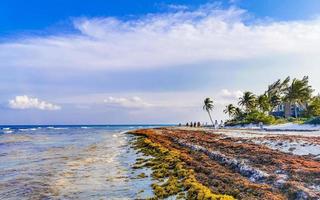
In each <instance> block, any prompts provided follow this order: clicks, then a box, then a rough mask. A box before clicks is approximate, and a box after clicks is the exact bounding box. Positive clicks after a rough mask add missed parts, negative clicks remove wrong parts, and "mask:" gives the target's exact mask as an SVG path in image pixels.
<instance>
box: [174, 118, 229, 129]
mask: <svg viewBox="0 0 320 200" xmlns="http://www.w3.org/2000/svg"><path fill="white" fill-rule="evenodd" d="M179 126H182V125H181V124H179ZM185 126H187V127H212V126H213V127H214V128H223V127H224V122H223V121H222V120H221V122H220V124H219V123H218V120H215V123H214V124H213V125H208V123H205V124H203V123H202V124H201V123H200V122H190V123H189V122H187V123H186V124H185Z"/></svg>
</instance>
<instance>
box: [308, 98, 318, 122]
mask: <svg viewBox="0 0 320 200" xmlns="http://www.w3.org/2000/svg"><path fill="white" fill-rule="evenodd" d="M307 113H308V115H309V116H312V117H318V116H320V95H318V96H316V97H314V98H312V101H311V103H310V105H309V106H308V109H307Z"/></svg>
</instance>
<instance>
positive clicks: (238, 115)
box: [234, 107, 243, 119]
mask: <svg viewBox="0 0 320 200" xmlns="http://www.w3.org/2000/svg"><path fill="white" fill-rule="evenodd" d="M234 115H235V118H237V119H241V118H242V117H243V112H242V110H241V109H240V108H239V107H236V108H235V110H234Z"/></svg>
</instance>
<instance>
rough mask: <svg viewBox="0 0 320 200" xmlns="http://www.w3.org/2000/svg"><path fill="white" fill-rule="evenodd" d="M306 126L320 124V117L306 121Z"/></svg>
mask: <svg viewBox="0 0 320 200" xmlns="http://www.w3.org/2000/svg"><path fill="white" fill-rule="evenodd" d="M305 124H314V125H317V124H320V117H315V118H312V119H310V120H308V121H306V122H305Z"/></svg>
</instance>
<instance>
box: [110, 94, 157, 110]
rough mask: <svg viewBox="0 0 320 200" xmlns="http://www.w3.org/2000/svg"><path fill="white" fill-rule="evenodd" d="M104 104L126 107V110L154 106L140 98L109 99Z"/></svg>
mask: <svg viewBox="0 0 320 200" xmlns="http://www.w3.org/2000/svg"><path fill="white" fill-rule="evenodd" d="M104 103H106V104H107V105H110V106H116V107H124V108H146V107H150V106H152V104H149V103H147V102H145V101H144V100H142V99H141V98H140V97H137V96H134V97H129V98H124V97H120V98H117V97H108V98H107V99H105V100H104Z"/></svg>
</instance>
